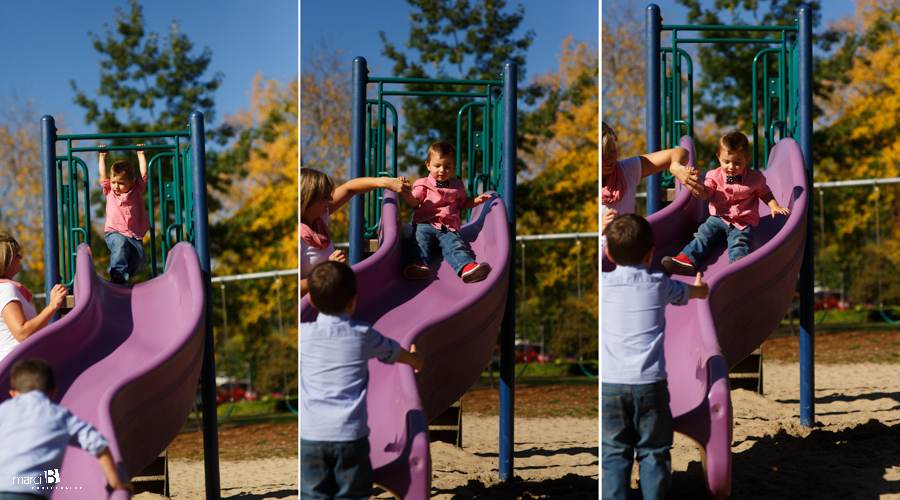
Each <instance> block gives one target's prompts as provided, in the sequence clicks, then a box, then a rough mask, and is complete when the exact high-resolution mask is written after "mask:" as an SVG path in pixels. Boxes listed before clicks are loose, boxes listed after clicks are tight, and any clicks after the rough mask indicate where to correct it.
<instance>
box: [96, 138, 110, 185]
mask: <svg viewBox="0 0 900 500" xmlns="http://www.w3.org/2000/svg"><path fill="white" fill-rule="evenodd" d="M99 147H101V148H105V147H106V144H101V145H100V146H99ZM97 156H98V157H99V158H100V161H99V163H100V182H103V181H105V180H107V179H109V177H107V176H106V151H97Z"/></svg>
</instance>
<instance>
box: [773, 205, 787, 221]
mask: <svg viewBox="0 0 900 500" xmlns="http://www.w3.org/2000/svg"><path fill="white" fill-rule="evenodd" d="M776 213H779V214H781V215H788V214H789V213H791V211H790V210H788V208H787V207H782V206H777V207H775V208H773V209H772V218H773V219H774V218H775V214H776Z"/></svg>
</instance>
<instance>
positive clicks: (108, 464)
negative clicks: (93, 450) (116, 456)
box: [97, 448, 134, 494]
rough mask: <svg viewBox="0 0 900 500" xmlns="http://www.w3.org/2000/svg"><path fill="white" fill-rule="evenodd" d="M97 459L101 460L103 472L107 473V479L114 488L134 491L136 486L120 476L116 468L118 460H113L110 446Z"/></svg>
mask: <svg viewBox="0 0 900 500" xmlns="http://www.w3.org/2000/svg"><path fill="white" fill-rule="evenodd" d="M97 460H98V461H99V462H100V467H101V468H102V469H103V474H105V475H106V481H107V482H108V483H109V487H110V488H112V489H114V490H128V491H130V492H131V493H132V494H133V493H134V487H133V486H131V483H130V482H129V481H123V480H122V478H121V477H119V471H118V469H116V462H115V461H114V460H113V456H112V453H110V452H109V448H107V449H105V450H103V453H101V454H100V456H98V457H97Z"/></svg>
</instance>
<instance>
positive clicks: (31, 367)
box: [9, 358, 56, 396]
mask: <svg viewBox="0 0 900 500" xmlns="http://www.w3.org/2000/svg"><path fill="white" fill-rule="evenodd" d="M9 373H10V375H9V388H10V389H12V390H14V391H19V392H22V393H25V392H31V391H41V392H43V393H44V394H46V395H47V396H50V393H51V392H52V391H53V389H56V379H55V378H54V377H53V368H51V367H50V364H49V363H47V362H46V361H44V360H43V359H41V358H26V359H23V360H20V361H18V362H17V363H16V364H14V365H13V367H12V370H10V372H9Z"/></svg>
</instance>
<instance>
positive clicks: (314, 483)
mask: <svg viewBox="0 0 900 500" xmlns="http://www.w3.org/2000/svg"><path fill="white" fill-rule="evenodd" d="M371 494H372V463H371V462H370V461H369V438H362V439H357V440H356V441H347V442H332V441H307V440H305V439H301V440H300V498H303V499H306V498H315V499H332V498H341V499H348V500H349V499H366V498H369V496H371Z"/></svg>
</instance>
